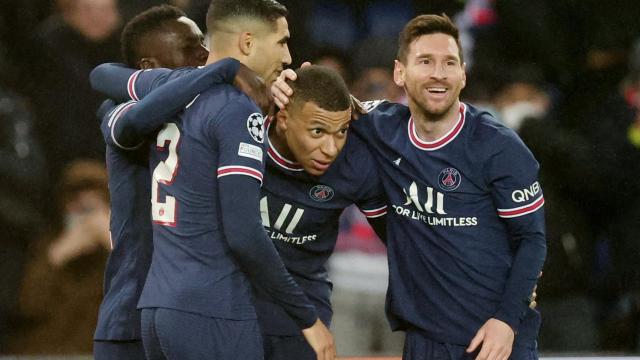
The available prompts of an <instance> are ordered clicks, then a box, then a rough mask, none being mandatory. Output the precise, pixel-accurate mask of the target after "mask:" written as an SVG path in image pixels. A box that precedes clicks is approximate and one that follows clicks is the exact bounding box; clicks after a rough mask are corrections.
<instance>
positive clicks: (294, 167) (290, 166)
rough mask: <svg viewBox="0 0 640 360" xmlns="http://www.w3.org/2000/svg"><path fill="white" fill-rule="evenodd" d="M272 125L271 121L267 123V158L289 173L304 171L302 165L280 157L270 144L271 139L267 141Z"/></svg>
mask: <svg viewBox="0 0 640 360" xmlns="http://www.w3.org/2000/svg"><path fill="white" fill-rule="evenodd" d="M272 123H273V121H269V124H268V125H267V145H268V146H267V154H269V157H270V158H271V160H273V162H274V163H276V164H277V165H278V166H280V167H281V168H283V169H286V170H289V171H303V170H304V169H303V168H302V165H300V164H298V163H297V162H294V161H291V160H289V159H287V158H285V157H284V156H282V155H280V153H279V152H278V150H276V147H275V146H273V145H272V144H271V139H269V128H270V127H271V124H272Z"/></svg>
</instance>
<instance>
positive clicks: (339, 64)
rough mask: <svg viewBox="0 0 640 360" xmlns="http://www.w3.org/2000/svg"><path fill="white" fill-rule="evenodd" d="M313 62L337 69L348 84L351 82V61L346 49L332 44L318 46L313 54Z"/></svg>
mask: <svg viewBox="0 0 640 360" xmlns="http://www.w3.org/2000/svg"><path fill="white" fill-rule="evenodd" d="M311 63H312V64H314V65H320V66H326V67H328V68H330V69H333V70H335V71H336V72H337V73H338V74H340V76H341V77H342V79H344V81H345V82H346V83H347V85H350V84H351V80H352V73H351V61H350V59H349V57H348V56H347V53H345V52H344V51H342V50H340V49H338V48H335V47H331V46H321V47H318V48H317V49H316V50H315V52H314V54H313V55H312V56H311Z"/></svg>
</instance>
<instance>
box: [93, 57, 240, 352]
mask: <svg viewBox="0 0 640 360" xmlns="http://www.w3.org/2000/svg"><path fill="white" fill-rule="evenodd" d="M238 66H239V63H238V62H237V61H232V60H223V61H220V62H218V63H216V64H214V65H211V66H210V67H208V68H205V69H203V70H200V71H199V73H194V74H192V75H191V76H190V77H189V78H186V79H183V81H188V82H189V83H188V87H189V88H190V89H191V91H192V93H185V94H180V95H178V96H174V97H172V98H170V99H168V101H166V102H165V108H163V109H160V108H158V107H155V108H153V112H152V113H151V114H147V115H148V118H147V120H148V122H150V123H151V124H152V125H151V126H148V127H147V128H146V129H145V128H144V127H138V128H135V129H134V130H135V131H131V127H128V129H127V130H128V131H127V132H128V134H122V132H121V131H119V130H121V129H120V128H119V127H118V125H121V124H125V125H126V124H127V121H128V120H129V119H128V117H130V116H132V115H135V111H137V110H140V111H145V109H144V108H142V109H138V108H135V107H136V106H138V105H139V104H137V103H136V102H135V101H129V102H126V103H123V104H120V105H118V106H115V103H113V102H111V101H107V102H105V104H103V106H102V107H101V109H100V111H99V116H100V117H101V118H102V124H101V130H102V134H103V137H104V140H105V143H106V144H107V151H106V163H107V172H108V175H109V193H110V198H111V217H110V231H111V243H112V252H111V254H110V256H109V259H108V261H107V266H106V269H105V278H104V298H103V301H102V304H101V305H100V310H99V315H98V323H97V327H96V332H95V336H94V337H95V339H96V340H137V339H140V313H139V311H138V310H137V309H136V306H137V303H138V299H139V297H140V293H141V291H142V287H143V285H144V282H145V279H146V276H147V272H148V269H149V264H150V262H151V253H152V248H153V245H152V229H151V218H150V213H151V202H150V201H149V200H150V198H151V176H150V173H149V166H148V164H149V150H148V147H147V146H142V144H140V139H144V138H145V137H147V136H149V135H151V134H152V133H153V132H154V130H155V128H157V127H158V126H159V124H162V123H163V122H164V120H165V119H167V118H168V116H169V115H170V114H173V113H174V112H175V111H174V109H178V108H180V107H183V106H184V103H185V102H187V101H188V100H190V99H191V98H193V96H195V94H196V93H198V92H199V91H202V90H203V89H205V88H207V87H208V86H210V85H211V84H213V83H220V82H225V81H231V80H232V79H233V78H234V76H235V73H236V72H237V69H238ZM117 70H118V71H117V72H113V71H108V72H105V74H104V75H105V76H104V78H103V79H102V80H101V81H99V83H100V85H101V86H111V87H114V88H116V87H117V85H118V84H119V83H124V82H126V84H127V86H126V94H128V95H130V96H131V98H132V100H139V99H138V97H137V96H136V86H135V85H136V80H137V79H140V80H139V81H138V82H139V84H138V86H139V88H138V92H141V94H142V95H146V94H147V93H148V92H149V91H150V89H151V88H152V86H157V85H158V84H160V83H164V82H166V81H169V80H171V79H172V78H176V77H179V75H183V74H181V71H178V72H176V73H173V74H171V73H169V72H168V70H166V69H161V70H153V71H144V72H143V71H134V70H130V69H124V68H119V69H117ZM98 73H99V71H98ZM143 73H144V74H143ZM141 74H143V75H141ZM170 74H171V75H170ZM185 74H186V73H185ZM119 77H120V78H121V79H119ZM185 85H186V84H182V86H185ZM120 86H121V87H122V84H120ZM108 95H111V96H114V97H116V98H118V97H119V96H118V95H119V94H117V93H115V94H114V93H109V94H108ZM151 100H153V99H151ZM132 109H134V110H132ZM132 111H133V112H132ZM158 119H159V120H158ZM159 121H162V122H159ZM153 123H155V125H153ZM132 133H134V134H133V135H134V136H131V135H132ZM124 135H128V136H124ZM131 141H133V144H128V143H129V142H131ZM132 145H135V146H132Z"/></svg>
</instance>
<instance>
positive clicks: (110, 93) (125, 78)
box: [89, 58, 240, 102]
mask: <svg viewBox="0 0 640 360" xmlns="http://www.w3.org/2000/svg"><path fill="white" fill-rule="evenodd" d="M239 66H240V63H239V62H238V61H237V60H235V59H231V58H225V59H222V60H220V61H217V62H215V63H213V64H210V65H208V66H206V67H205V68H209V69H210V70H209V71H210V73H209V76H211V77H212V78H213V81H215V83H224V82H228V83H231V82H232V81H233V79H234V77H235V75H236V73H237V72H238V67H239ZM194 70H195V68H180V69H176V70H169V69H163V68H158V69H146V70H135V69H130V68H127V67H126V66H125V65H124V64H115V63H106V64H101V65H98V66H97V67H96V68H95V69H93V71H91V75H90V77H89V79H90V81H91V86H92V87H93V89H94V90H96V91H98V92H100V93H102V94H104V95H106V96H107V97H109V98H111V99H113V100H115V101H117V102H125V101H129V100H134V101H140V100H141V99H142V98H144V97H145V96H147V94H149V93H150V92H151V91H153V89H155V88H157V87H159V86H162V85H164V84H166V83H167V82H170V81H172V80H175V79H178V78H180V77H182V76H185V75H187V74H189V73H190V72H192V71H194Z"/></svg>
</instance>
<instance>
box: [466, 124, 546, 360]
mask: <svg viewBox="0 0 640 360" xmlns="http://www.w3.org/2000/svg"><path fill="white" fill-rule="evenodd" d="M538 169H539V166H538V163H537V161H536V160H535V159H534V157H533V155H532V154H531V152H530V151H529V150H528V149H527V148H526V146H525V145H524V144H523V143H522V141H520V139H518V138H517V136H516V135H515V134H511V135H510V136H507V137H506V138H505V142H504V143H503V144H502V146H500V150H499V151H498V152H497V153H495V154H493V156H492V157H491V158H490V160H489V162H488V163H487V166H486V167H485V179H486V181H487V184H489V186H490V189H491V192H492V196H493V200H494V203H495V204H496V205H497V209H496V211H497V213H498V216H500V218H502V220H503V221H504V222H505V224H506V226H507V230H508V232H509V236H510V238H511V244H512V248H514V249H515V256H514V259H513V262H512V264H511V271H510V273H509V277H508V279H507V283H506V286H505V290H504V292H503V294H502V301H501V303H500V305H499V308H498V310H497V312H496V313H495V315H494V317H493V318H492V319H490V320H489V321H487V323H485V325H484V326H483V327H482V328H481V329H480V330H479V332H478V334H476V337H474V339H473V340H472V342H471V346H470V350H471V349H472V348H474V347H477V346H478V345H479V344H480V343H481V342H482V343H483V345H482V350H481V352H480V355H481V356H485V355H488V352H490V351H491V350H490V348H491V347H492V346H491V345H492V344H494V346H498V345H495V344H497V343H499V342H500V339H501V336H503V335H504V334H507V335H508V331H507V329H506V328H508V329H509V330H511V331H512V333H511V334H510V339H511V344H509V352H510V349H511V346H512V342H513V336H514V334H515V333H516V332H517V331H518V327H519V326H520V323H521V322H522V319H523V318H524V316H525V314H526V312H527V310H528V307H529V304H530V302H531V294H532V293H533V292H534V288H535V286H536V282H537V280H538V277H539V275H540V271H541V270H542V265H543V263H544V260H545V257H546V251H547V247H546V239H545V232H544V228H545V225H544V211H543V205H544V196H543V194H542V188H541V187H540V185H539V182H538ZM507 325H508V326H507ZM501 334H502V335H501ZM492 335H493V336H494V337H493V338H492ZM508 338H509V337H508V336H507V337H503V338H502V339H503V340H505V339H508ZM505 341H506V340H505ZM485 348H487V349H485Z"/></svg>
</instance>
